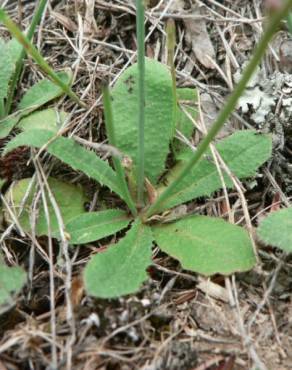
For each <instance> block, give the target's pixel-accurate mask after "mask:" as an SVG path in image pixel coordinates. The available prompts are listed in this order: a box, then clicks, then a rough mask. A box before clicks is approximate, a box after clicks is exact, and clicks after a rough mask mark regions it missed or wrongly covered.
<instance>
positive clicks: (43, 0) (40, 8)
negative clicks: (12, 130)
mask: <svg viewBox="0 0 292 370" xmlns="http://www.w3.org/2000/svg"><path fill="white" fill-rule="evenodd" d="M47 2H48V0H40V1H39V2H38V5H37V7H36V9H35V12H34V15H33V17H32V20H31V23H30V26H29V29H28V31H27V35H26V37H27V39H28V40H29V41H31V39H32V37H33V35H34V32H35V29H36V27H37V25H38V24H39V23H40V20H41V18H42V16H43V13H44V10H45V8H46V5H47ZM24 57H25V50H24V48H23V49H22V51H21V54H20V56H19V59H18V61H17V63H16V68H15V72H14V74H13V78H12V81H11V84H10V88H9V93H8V97H7V101H6V106H5V113H6V115H8V114H9V113H10V110H11V105H12V101H13V97H14V92H15V89H16V85H17V83H18V80H19V77H20V74H21V71H22V68H23V59H24Z"/></svg>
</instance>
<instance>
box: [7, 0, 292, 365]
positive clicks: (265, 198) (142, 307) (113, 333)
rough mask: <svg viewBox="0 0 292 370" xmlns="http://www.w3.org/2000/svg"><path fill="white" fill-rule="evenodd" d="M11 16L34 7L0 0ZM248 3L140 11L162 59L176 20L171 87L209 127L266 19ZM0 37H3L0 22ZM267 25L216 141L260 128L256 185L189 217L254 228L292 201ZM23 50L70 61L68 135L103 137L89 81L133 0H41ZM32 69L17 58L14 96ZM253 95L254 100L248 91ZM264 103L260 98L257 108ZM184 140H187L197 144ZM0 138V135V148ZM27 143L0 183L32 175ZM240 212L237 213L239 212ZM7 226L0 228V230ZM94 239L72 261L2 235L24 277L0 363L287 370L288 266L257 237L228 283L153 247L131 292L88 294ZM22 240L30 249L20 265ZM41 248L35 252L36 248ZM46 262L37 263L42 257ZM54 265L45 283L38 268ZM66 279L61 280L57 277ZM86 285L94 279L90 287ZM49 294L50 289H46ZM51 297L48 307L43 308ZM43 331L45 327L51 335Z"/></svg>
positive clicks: (131, 14)
mask: <svg viewBox="0 0 292 370" xmlns="http://www.w3.org/2000/svg"><path fill="white" fill-rule="evenodd" d="M2 5H3V6H4V7H5V8H6V9H7V11H8V12H9V14H10V15H11V16H12V17H13V18H14V20H15V21H17V22H18V23H19V24H21V26H22V28H25V27H26V26H27V25H28V24H29V21H30V19H31V16H32V13H33V9H34V6H35V1H29V0H25V1H21V0H19V1H9V0H6V1H5V0H4V1H3V0H2ZM264 15H265V13H264V6H263V2H262V1H259V0H250V1H247V0H234V1H233V0H204V1H195V0H192V1H191V0H167V1H166V0H164V1H163V0H161V1H158V0H151V1H150V4H149V7H148V10H147V13H146V18H147V21H146V31H147V43H146V51H147V55H148V56H149V57H151V58H156V59H158V60H160V61H162V62H166V55H167V53H166V48H165V43H166V38H165V31H164V29H165V21H166V19H168V18H173V19H174V20H175V23H176V28H177V47H176V55H175V58H176V59H175V63H176V70H177V84H178V85H179V86H188V87H196V88H197V89H198V91H199V92H200V103H199V106H200V109H201V111H202V115H201V119H204V121H205V125H206V126H207V127H209V126H210V124H211V123H212V120H213V119H214V117H215V116H216V114H217V112H218V109H219V108H220V107H221V106H222V103H223V102H224V99H225V96H226V95H227V94H228V93H229V92H230V91H231V90H232V88H233V85H234V83H235V81H236V75H238V74H239V73H240V70H241V67H242V66H243V65H244V63H245V62H246V61H247V60H248V59H249V57H250V55H251V51H252V48H253V46H254V45H255V44H256V43H257V41H258V40H259V37H260V35H261V32H262V28H263V25H264V24H263V22H264ZM0 32H1V35H2V36H3V37H8V34H7V32H6V31H5V29H4V27H3V26H1V28H0ZM289 37H290V36H289V35H288V33H287V32H286V31H285V29H283V30H281V31H279V32H278V33H277V35H276V38H275V40H274V41H273V44H272V45H271V47H270V49H269V51H268V53H267V55H266V58H265V59H264V60H263V62H262V64H261V67H260V69H259V71H258V74H257V77H256V78H255V79H254V81H253V83H252V84H251V86H250V88H249V89H250V92H251V93H250V94H247V95H246V96H245V97H244V99H242V100H241V102H240V107H239V109H238V110H237V112H234V114H233V116H232V118H231V119H230V122H228V124H227V125H226V128H225V129H224V132H223V133H222V135H223V136H224V135H228V133H229V132H232V131H234V130H237V129H242V128H245V127H253V128H255V129H257V130H259V131H262V132H271V133H272V134H273V137H274V153H273V158H272V159H271V161H270V162H269V163H268V164H266V165H265V166H264V167H263V168H261V170H260V171H259V175H258V177H257V178H256V179H251V180H250V181H247V182H245V183H243V184H242V185H243V188H244V189H245V192H244V199H245V202H244V201H243V199H242V197H241V196H240V194H238V192H236V191H231V192H229V194H228V195H229V200H230V204H231V210H229V211H227V210H228V207H227V205H226V204H227V202H226V198H225V197H224V193H223V192H222V193H220V192H218V193H216V194H214V196H213V197H212V198H210V199H203V200H200V202H196V203H192V204H189V205H188V207H189V209H194V207H197V209H198V212H201V213H204V214H209V215H219V216H222V217H225V218H227V219H228V218H230V219H233V220H235V221H236V222H238V223H239V224H241V225H248V224H249V223H250V222H251V223H252V225H253V226H256V225H257V224H258V222H259V220H261V218H262V217H263V216H264V215H265V214H266V213H267V212H270V210H271V209H277V208H279V207H280V205H281V204H283V205H289V204H290V201H291V196H292V136H291V133H292V103H291V100H290V105H289V101H287V99H289V95H290V97H291V96H292V95H291V91H292V75H291V73H292V45H291V37H290V38H289ZM34 42H35V44H36V45H37V46H38V48H39V49H40V50H41V52H42V54H43V55H44V56H45V57H46V59H47V61H48V62H49V63H50V65H51V66H53V67H54V68H55V69H56V70H63V69H65V68H71V69H72V71H73V74H74V85H73V89H74V91H76V93H77V94H78V95H79V96H82V99H83V100H84V101H85V102H86V103H87V104H88V106H90V109H89V110H87V111H85V110H82V109H80V108H78V107H76V106H75V105H74V104H73V103H72V102H71V101H70V100H69V99H67V98H62V99H60V100H59V101H57V102H56V103H55V104H56V105H57V106H58V107H59V108H61V107H62V108H63V109H64V110H65V111H66V112H68V113H70V115H71V119H70V125H69V127H68V132H67V134H75V135H78V136H80V137H82V138H85V139H87V140H89V141H96V142H103V141H104V140H105V134H104V128H103V119H102V104H101V99H100V92H101V82H102V81H103V80H104V79H110V80H111V81H112V83H114V81H115V80H116V79H117V77H118V75H119V74H120V73H121V71H123V69H124V68H126V67H127V66H128V65H130V64H131V63H133V61H135V58H136V36H135V7H134V1H133V0H111V1H110V0H109V1H104V0H95V1H94V0H86V1H85V0H75V1H74V0H60V1H54V0H51V1H49V5H48V7H47V10H46V13H45V16H44V17H43V19H42V22H41V26H40V27H39V28H38V31H37V33H36V35H35V38H34ZM41 75H42V73H41V72H40V70H39V69H38V67H37V66H36V65H35V64H34V63H33V62H32V61H31V60H30V59H28V60H27V61H26V64H25V70H24V73H23V76H22V82H21V85H20V88H19V90H18V92H17V97H18V98H19V97H20V96H22V94H23V93H24V91H25V90H26V89H27V87H28V86H30V85H32V83H33V82H35V81H37V80H39V78H40V76H41ZM259 96H260V99H256V98H257V97H259ZM267 102H268V103H267ZM197 136H198V135H195V136H194V143H196V142H197V140H198V137H197ZM2 144H3V143H2ZM30 155H31V154H30V151H29V150H23V149H22V151H21V152H18V153H14V154H13V157H12V158H10V159H9V157H8V158H6V160H5V162H3V161H2V162H1V168H0V170H1V176H2V177H4V178H5V179H6V180H7V182H6V185H5V186H6V188H7V186H8V185H9V184H10V183H11V181H13V180H15V179H19V178H23V177H26V176H28V175H31V174H32V173H33V172H34V171H35V169H34V167H33V165H31V164H30V165H29V166H27V160H28V159H29V158H30ZM41 163H42V166H43V169H44V171H47V173H48V172H49V171H53V173H54V175H55V176H56V177H59V178H63V179H64V178H65V179H66V180H68V181H70V182H74V183H81V184H82V185H83V186H85V187H86V189H87V192H88V195H89V197H90V200H91V203H90V204H89V205H88V206H89V208H90V209H91V210H93V209H98V207H99V202H100V197H103V201H104V199H106V200H107V201H109V202H115V201H116V200H111V197H110V194H108V193H107V192H105V191H104V190H102V189H99V188H98V186H97V185H96V184H95V183H91V182H89V181H88V179H87V178H86V177H85V176H83V175H80V174H78V173H75V172H73V171H72V170H71V169H69V168H67V167H66V166H64V165H62V163H61V162H58V161H56V160H54V159H50V158H48V157H47V156H45V157H44V158H43V159H42V161H41ZM247 209H248V211H249V217H246V212H245V210H247ZM4 230H5V227H4V226H2V232H4ZM99 246H101V244H100V243H91V244H90V245H88V246H83V247H82V248H81V247H80V248H77V249H74V250H72V251H71V250H70V251H69V254H70V255H69V257H70V259H69V260H68V259H67V261H64V260H61V261H57V255H58V248H59V246H58V244H57V242H55V243H54V248H55V251H56V259H55V260H54V261H52V260H49V258H48V255H47V240H46V239H45V238H44V239H41V240H39V242H38V244H37V245H34V242H33V241H32V240H30V239H29V238H22V237H20V236H19V235H18V234H17V233H16V232H14V231H12V232H11V233H10V234H8V235H7V236H6V237H5V240H4V241H3V242H2V245H1V248H2V251H3V253H4V255H5V256H6V258H7V260H8V261H9V262H10V264H15V263H16V264H20V265H22V266H24V267H25V268H26V269H27V271H28V272H29V273H30V274H31V275H30V276H31V281H30V283H28V284H27V285H26V286H25V287H24V288H23V289H22V291H21V294H19V295H18V296H17V297H15V304H14V305H13V306H12V307H10V308H7V309H3V310H2V311H1V314H0V369H1V370H16V369H19V370H20V369H21V370H28V369H30V370H32V369H34V370H42V369H52V368H53V367H52V363H53V361H54V353H55V354H56V356H57V364H58V365H57V368H58V369H59V370H62V369H68V370H69V369H72V370H73V369H74V370H79V369H80V370H81V369H84V370H95V369H96V370H97V369H100V370H105V369H107V370H130V369H141V370H142V369H143V370H158V369H161V370H162V369H164V370H165V369H169V370H232V369H233V370H243V369H254V370H255V369H261V370H262V369H270V370H288V369H292V354H291V353H292V351H291V350H292V321H291V320H292V319H291V317H292V306H291V292H292V275H291V268H292V260H291V257H289V256H286V255H284V254H283V253H280V252H279V251H277V250H275V249H273V248H267V247H263V246H261V245H259V256H260V258H261V263H260V264H259V265H258V267H257V268H255V269H254V270H253V271H251V272H249V273H244V274H237V275H235V276H232V277H230V278H224V277H222V276H215V277H213V278H212V279H209V280H207V279H205V278H201V277H199V276H197V275H196V274H192V273H190V272H188V271H183V270H182V269H181V268H180V266H179V264H178V263H177V262H176V261H174V260H173V259H171V258H169V257H166V256H165V255H164V254H162V253H161V252H158V251H157V250H156V249H154V251H153V266H152V267H151V269H150V270H149V271H148V273H149V281H148V282H147V283H146V284H145V285H144V286H143V287H142V288H141V290H140V291H139V292H138V293H137V294H136V295H131V296H127V297H123V298H120V299H114V300H101V299H94V298H92V297H89V296H87V295H86V293H85V292H84V289H83V284H82V270H83V267H84V265H85V263H86V261H87V260H88V258H89V255H90V253H94V252H96V250H97V248H98V247H99ZM31 248H34V249H35V251H36V257H35V260H34V263H33V266H32V264H31V261H30V258H31V253H30V251H31ZM40 249H41V250H40ZM44 256H46V258H44ZM50 269H51V271H53V272H54V282H55V286H54V287H52V286H51V285H50V279H49V276H50V275H49V274H50ZM70 270H72V274H73V279H72V280H69V281H68V278H67V279H66V276H68V271H70ZM96 283H97V284H98V281H97V282H96ZM52 289H54V290H53V292H52ZM50 293H53V296H54V300H55V304H56V309H55V311H52V309H51V306H50V299H49V296H50ZM52 327H53V328H54V330H52Z"/></svg>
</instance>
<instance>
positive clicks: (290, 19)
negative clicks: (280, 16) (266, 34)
mask: <svg viewBox="0 0 292 370" xmlns="http://www.w3.org/2000/svg"><path fill="white" fill-rule="evenodd" d="M287 27H288V31H289V32H290V34H291V35H292V12H290V13H289V14H288V16H287Z"/></svg>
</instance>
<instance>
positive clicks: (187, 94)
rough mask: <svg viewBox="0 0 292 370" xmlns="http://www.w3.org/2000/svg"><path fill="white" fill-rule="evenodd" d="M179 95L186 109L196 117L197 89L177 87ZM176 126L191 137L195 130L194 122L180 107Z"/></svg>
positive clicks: (181, 103)
mask: <svg viewBox="0 0 292 370" xmlns="http://www.w3.org/2000/svg"><path fill="white" fill-rule="evenodd" d="M176 92H177V97H178V100H179V103H180V105H181V106H182V107H184V108H185V110H186V111H187V112H188V113H189V114H190V115H191V116H192V117H193V119H196V117H197V114H198V110H197V108H196V106H195V104H196V103H197V100H198V95H197V90H195V89H190V88H181V89H177V90H176ZM176 128H177V129H178V130H179V131H180V132H181V133H182V134H183V135H184V136H185V137H186V138H187V139H189V138H190V137H191V135H192V133H193V131H194V128H195V127H194V124H193V123H192V121H191V120H190V119H189V118H188V116H187V115H186V114H185V113H184V112H183V111H182V110H181V109H178V113H177V123H176Z"/></svg>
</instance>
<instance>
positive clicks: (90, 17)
mask: <svg viewBox="0 0 292 370" xmlns="http://www.w3.org/2000/svg"><path fill="white" fill-rule="evenodd" d="M85 3H86V12H85V17H84V34H85V35H93V34H95V33H96V32H97V30H98V28H97V25H96V22H95V18H94V4H95V0H86V1H85Z"/></svg>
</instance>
